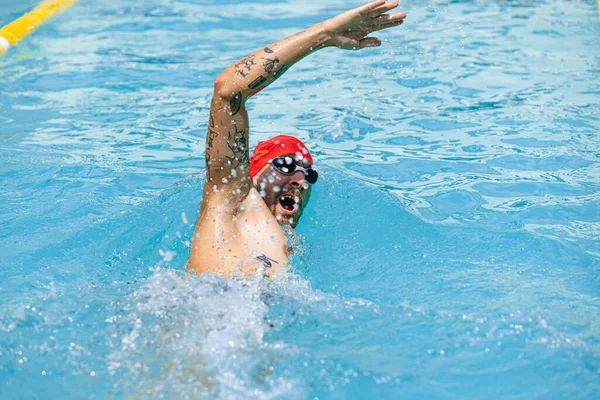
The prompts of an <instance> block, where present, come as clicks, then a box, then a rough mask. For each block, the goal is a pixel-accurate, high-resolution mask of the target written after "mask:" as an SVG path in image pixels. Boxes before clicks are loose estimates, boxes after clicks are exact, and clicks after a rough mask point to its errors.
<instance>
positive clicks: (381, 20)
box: [373, 13, 406, 31]
mask: <svg viewBox="0 0 600 400" xmlns="http://www.w3.org/2000/svg"><path fill="white" fill-rule="evenodd" d="M404 18H406V13H399V14H385V15H380V16H379V17H377V18H374V19H373V22H374V25H373V31H379V30H382V29H386V28H391V27H393V26H398V25H402V23H403V22H404Z"/></svg>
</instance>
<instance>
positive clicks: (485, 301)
mask: <svg viewBox="0 0 600 400" xmlns="http://www.w3.org/2000/svg"><path fill="white" fill-rule="evenodd" d="M36 4H37V1H33V0H20V1H17V0H5V1H2V2H1V3H0V26H1V25H4V24H6V23H8V22H10V21H12V20H13V19H15V18H17V17H19V16H20V15H22V14H23V13H24V12H26V11H27V10H29V9H31V8H33V7H34V6H35V5H36ZM359 4H361V2H360V1H356V0H352V1H342V0H327V1H317V0H307V1H302V2H300V1H295V2H278V1H272V0H255V1H231V0H224V1H216V0H196V1H194V0H136V1H132V0H128V1H125V0H123V1H116V0H115V1H112V0H107V1H102V2H99V1H85V0H83V1H80V3H79V4H78V5H76V6H75V7H73V8H72V9H70V10H68V11H67V12H65V13H64V14H62V15H60V16H58V17H56V18H55V19H53V20H51V21H50V22H48V23H47V24H45V25H44V26H42V27H41V28H40V29H39V30H38V31H37V32H36V33H35V34H34V35H33V36H31V37H29V38H27V39H26V40H24V41H23V42H22V43H20V44H19V45H18V46H17V47H15V48H13V49H11V50H10V51H9V52H8V53H7V54H6V55H5V56H4V57H2V58H1V59H0V398H2V399H3V400H5V399H6V400H8V399H36V398H39V399H138V398H139V399H159V398H165V399H184V398H219V399H238V398H239V399H242V398H243V399H267V398H269V399H314V398H318V399H481V398H489V399H598V398H600V136H599V131H600V21H599V20H598V10H597V5H596V2H595V1H593V0H587V1H583V0H576V1H566V0H540V1H536V2H531V1H519V0H514V1H500V0H496V1H488V0H471V1H451V2H448V1H443V2H442V1H433V0H427V1H415V0H410V1H404V2H403V3H402V5H401V6H400V9H402V10H406V11H408V17H407V19H406V22H405V24H404V25H402V26H401V27H399V28H397V29H395V30H393V31H386V32H383V33H381V35H380V37H381V38H382V39H383V41H384V43H383V46H382V47H381V48H379V49H368V50H365V51H361V52H342V51H339V50H335V49H326V50H323V51H321V52H319V53H318V54H317V55H313V56H311V57H308V58H306V59H305V60H303V61H301V62H300V63H298V64H297V65H296V66H295V67H294V68H292V69H291V70H290V71H289V72H288V73H286V75H285V76H284V77H283V78H281V79H280V80H279V81H277V82H276V83H274V84H273V85H271V86H270V87H269V88H268V89H267V90H265V91H263V92H262V93H261V94H260V95H258V96H256V97H255V98H254V99H252V100H251V101H250V102H249V105H248V108H249V114H250V124H251V137H250V140H251V143H252V144H253V145H254V144H256V143H257V142H258V141H259V140H263V139H266V138H268V137H270V136H273V135H275V134H280V133H287V134H293V135H296V136H298V137H299V138H301V139H302V140H305V141H306V142H307V144H308V145H309V147H310V148H311V149H312V152H313V155H314V156H315V158H316V160H317V166H318V168H319V171H320V174H321V177H322V178H321V179H320V181H319V183H318V184H317V185H316V188H315V190H314V191H313V196H312V198H311V201H310V204H309V206H308V208H307V210H306V211H305V213H304V216H303V220H302V221H301V222H300V224H299V227H298V229H297V231H296V233H290V239H291V240H292V242H293V243H294V246H295V247H296V250H297V254H296V256H295V257H294V259H293V261H292V264H293V267H292V273H291V274H290V275H289V276H288V277H286V278H282V279H279V280H276V281H265V280H261V279H258V278H255V279H252V280H249V281H236V280H228V279H224V278H220V277H215V276H209V275H205V276H201V277H191V278H186V276H185V274H184V273H183V271H184V264H185V261H186V259H187V255H188V252H189V241H190V238H191V235H192V232H193V228H194V223H195V219H196V216H197V213H198V203H199V201H200V198H201V194H202V190H201V189H202V182H203V178H204V153H203V146H204V140H205V137H206V136H205V135H206V128H207V127H206V125H207V121H208V105H209V101H210V97H211V94H212V82H213V80H214V78H215V77H216V75H217V74H218V73H219V72H220V71H221V70H222V69H223V68H224V67H226V66H227V65H229V64H231V63H232V62H234V61H236V60H237V59H239V58H241V57H243V56H245V55H247V54H249V53H251V52H253V51H254V50H255V49H257V48H260V47H262V46H265V45H266V44H268V43H270V42H273V41H275V40H277V39H279V38H282V37H285V36H287V35H290V34H293V33H295V32H297V31H299V30H302V29H304V28H307V27H309V26H310V25H311V24H313V23H316V22H319V21H321V20H323V19H325V18H328V17H330V16H332V15H334V14H336V13H338V12H341V11H344V10H346V9H348V8H350V7H353V6H357V5H359Z"/></svg>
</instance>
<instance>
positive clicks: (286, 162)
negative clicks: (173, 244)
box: [188, 0, 406, 276]
mask: <svg viewBox="0 0 600 400" xmlns="http://www.w3.org/2000/svg"><path fill="white" fill-rule="evenodd" d="M397 6H398V2H397V1H393V2H391V3H387V0H377V1H373V2H371V3H368V4H365V5H364V6H362V7H358V8H355V9H354V10H350V11H347V12H345V13H343V14H340V15H338V16H336V17H334V18H331V19H329V20H327V21H324V22H321V23H319V24H316V25H314V26H313V27H311V28H309V29H307V30H305V31H303V32H300V33H297V34H295V35H292V36H290V37H288V38H286V39H283V40H280V41H278V42H276V43H273V44H271V45H269V46H267V47H265V48H263V49H260V50H258V51H257V52H255V53H253V54H251V55H250V56H248V57H246V58H244V59H242V60H240V61H238V62H236V63H235V64H233V65H231V66H229V67H228V68H227V69H225V70H224V71H223V72H221V74H220V75H219V76H218V77H217V78H216V79H215V90H214V93H213V98H212V102H211V107H210V118H209V126H208V135H207V138H206V182H205V184H204V195H203V198H202V206H201V209H200V214H199V216H198V221H197V226H196V231H195V233H194V237H193V241H192V248H191V253H190V259H189V261H188V269H189V270H191V271H195V272H196V273H198V274H201V273H203V272H208V273H212V274H218V275H224V276H231V275H233V274H234V273H235V272H236V271H240V272H241V273H242V274H254V273H256V272H257V271H258V267H259V266H261V265H262V266H263V267H264V269H265V273H267V274H269V275H274V274H276V271H277V270H278V269H279V268H281V267H285V266H286V265H287V262H288V259H287V255H288V254H287V251H288V243H287V237H286V235H285V234H284V231H283V229H282V225H288V226H290V227H292V228H294V227H295V226H296V224H297V223H298V220H299V219H300V217H301V215H302V211H303V209H304V207H306V204H307V203H308V199H309V197H310V191H311V185H313V184H314V183H315V182H316V181H317V178H318V174H317V172H316V171H315V170H314V169H313V168H312V165H313V159H312V157H311V155H310V152H309V151H308V149H307V148H306V146H305V145H304V144H303V143H302V142H301V141H300V140H298V139H296V138H294V137H292V136H286V135H280V136H276V137H274V138H271V139H269V140H267V141H265V142H261V143H259V144H258V146H257V147H256V149H255V150H254V152H253V155H252V157H250V156H249V148H248V142H249V140H248V132H249V129H248V113H247V111H246V106H245V103H246V100H248V99H249V98H250V97H252V96H253V95H255V94H256V93H258V92H260V91H261V90H262V89H264V88H265V87H266V86H267V85H269V84H270V83H272V82H273V81H274V80H276V79H278V78H279V77H280V76H281V75H283V74H284V73H285V71H287V70H288V69H289V68H290V67H291V66H292V65H294V64H295V63H296V62H298V61H299V60H301V59H302V58H304V57H306V56H307V55H309V54H311V53H314V52H315V51H317V50H320V49H322V48H325V47H338V48H340V49H344V50H359V49H364V48H366V47H377V46H380V45H381V42H380V41H379V39H377V38H376V37H368V36H367V35H368V34H370V33H372V32H375V31H379V30H382V29H386V28H391V27H394V26H398V25H400V24H402V22H403V20H404V18H405V17H406V13H399V14H386V13H387V12H388V11H390V10H392V9H394V8H396V7H397Z"/></svg>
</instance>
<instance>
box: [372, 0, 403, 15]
mask: <svg viewBox="0 0 600 400" xmlns="http://www.w3.org/2000/svg"><path fill="white" fill-rule="evenodd" d="M396 7H398V1H392V2H391V3H384V4H382V5H380V6H379V7H376V8H374V9H372V10H371V11H369V12H368V15H369V16H370V17H371V18H375V17H378V16H380V15H381V14H383V13H386V12H388V11H390V10H393V9H394V8H396Z"/></svg>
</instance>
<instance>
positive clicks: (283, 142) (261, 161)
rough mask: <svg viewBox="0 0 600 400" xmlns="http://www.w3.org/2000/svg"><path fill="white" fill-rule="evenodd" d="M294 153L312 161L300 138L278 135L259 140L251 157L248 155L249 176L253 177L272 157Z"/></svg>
mask: <svg viewBox="0 0 600 400" xmlns="http://www.w3.org/2000/svg"><path fill="white" fill-rule="evenodd" d="M296 153H300V154H302V156H303V157H304V158H305V159H306V160H307V161H308V162H309V163H311V164H312V163H313V159H312V156H311V155H310V153H309V152H308V148H307V147H306V146H305V145H304V143H302V141H301V140H300V139H297V138H295V137H293V136H288V135H279V136H275V137H272V138H271V139H269V140H265V141H264V142H260V143H259V144H258V145H257V146H256V148H255V149H254V152H253V153H252V157H250V177H252V178H254V176H255V175H256V174H258V173H259V172H260V170H261V169H263V167H264V166H265V165H267V163H268V162H269V161H271V160H272V159H273V158H275V157H278V156H281V155H283V154H296Z"/></svg>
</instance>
